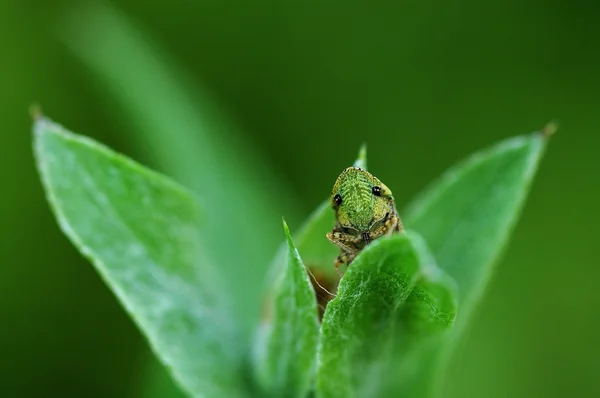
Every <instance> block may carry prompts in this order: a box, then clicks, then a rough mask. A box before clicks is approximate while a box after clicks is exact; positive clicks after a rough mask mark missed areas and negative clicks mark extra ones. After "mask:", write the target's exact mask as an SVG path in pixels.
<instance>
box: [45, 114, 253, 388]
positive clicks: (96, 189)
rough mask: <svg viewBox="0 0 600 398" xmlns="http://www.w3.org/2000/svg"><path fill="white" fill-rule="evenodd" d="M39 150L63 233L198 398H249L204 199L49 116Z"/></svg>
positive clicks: (52, 201) (159, 353) (50, 198)
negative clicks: (204, 234)
mask: <svg viewBox="0 0 600 398" xmlns="http://www.w3.org/2000/svg"><path fill="white" fill-rule="evenodd" d="M34 131H35V152H36V155H37V161H38V168H39V170H40V173H41V176H42V180H43V182H44V186H45V188H46V192H47V195H48V199H49V201H50V204H51V206H52V208H53V210H54V212H55V214H56V217H57V219H58V221H59V224H60V226H61V228H62V230H63V232H64V233H65V234H66V235H67V236H68V237H69V238H70V239H71V241H72V242H73V243H74V244H75V246H76V247H77V248H78V249H79V250H80V251H81V253H82V254H83V255H84V256H85V257H87V258H88V259H90V260H91V262H92V263H93V264H94V266H95V268H96V269H97V271H98V272H99V274H100V275H101V276H102V277H103V278H104V280H105V281H106V283H107V284H108V286H109V287H110V288H111V289H112V290H113V292H114V293H115V294H116V296H117V297H118V299H119V300H120V301H121V303H122V304H123V306H124V307H125V309H126V310H127V311H128V312H129V314H130V315H131V316H132V317H133V319H134V320H135V322H136V323H137V325H138V326H139V327H140V329H141V330H142V332H143V333H144V334H145V335H146V337H147V338H148V340H149V342H150V345H151V347H152V348H153V350H154V351H155V352H156V353H157V355H158V356H159V358H160V359H161V360H162V362H163V363H164V364H165V365H166V366H167V367H168V368H170V370H171V372H172V374H173V376H174V378H175V379H176V380H177V381H178V382H179V383H180V385H181V386H182V387H183V388H184V389H185V390H187V392H188V393H189V394H190V395H191V396H194V397H243V396H245V393H244V388H243V382H242V377H241V376H240V366H241V365H240V364H241V361H242V360H241V358H240V355H241V353H240V345H239V336H238V325H236V322H235V319H234V318H233V317H232V311H231V303H230V298H229V297H228V291H226V290H225V289H224V288H223V284H222V282H221V280H219V278H218V275H216V273H215V270H214V269H213V268H212V266H211V264H210V263H209V262H208V261H207V260H206V258H205V253H204V248H203V241H202V240H201V238H200V234H199V230H198V225H199V223H200V211H199V209H198V206H197V204H196V201H195V198H194V197H193V196H192V195H190V194H189V193H188V192H187V191H186V190H184V189H182V188H181V187H179V186H178V185H177V184H175V183H173V182H172V181H170V180H169V179H167V178H165V177H163V176H161V175H159V174H156V173H154V172H152V171H149V170H147V169H145V168H143V167H142V166H140V165H138V164H136V163H134V162H133V161H131V160H129V159H127V158H125V157H123V156H120V155H118V154H116V153H114V152H112V151H111V150H109V149H108V148H106V147H104V146H102V145H100V144H98V143H96V142H94V141H92V140H89V139H87V138H84V137H80V136H77V135H74V134H72V133H69V132H68V131H66V130H65V129H64V128H62V127H61V126H59V125H57V124H54V123H53V122H51V121H50V120H48V119H44V118H40V119H38V120H36V122H35V126H34Z"/></svg>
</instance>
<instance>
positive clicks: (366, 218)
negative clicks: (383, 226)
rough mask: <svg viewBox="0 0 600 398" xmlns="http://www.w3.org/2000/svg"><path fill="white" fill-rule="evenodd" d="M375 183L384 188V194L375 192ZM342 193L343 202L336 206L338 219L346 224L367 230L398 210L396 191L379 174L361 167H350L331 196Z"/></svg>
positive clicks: (345, 225)
mask: <svg viewBox="0 0 600 398" xmlns="http://www.w3.org/2000/svg"><path fill="white" fill-rule="evenodd" d="M374 186H379V187H380V188H381V196H375V195H373V192H372V189H373V187H374ZM336 194H339V195H341V197H342V204H341V206H339V207H337V208H336V207H335V204H334V209H335V214H336V219H337V223H338V224H339V226H341V227H343V228H349V229H354V230H356V231H357V232H358V233H359V234H360V233H364V232H367V231H369V230H370V229H371V227H372V226H373V225H374V224H375V223H376V222H377V221H381V220H383V219H384V218H385V216H386V214H387V213H390V212H392V211H394V197H393V196H392V191H390V189H389V188H388V187H387V186H385V184H383V183H382V182H381V181H380V180H379V179H378V178H377V177H375V176H374V175H372V174H371V173H369V172H368V171H366V170H363V169H360V168H358V167H348V168H347V169H346V170H344V171H343V172H342V174H340V176H339V177H338V178H337V181H336V182H335V185H334V186H333V191H332V193H331V200H332V203H333V197H334V196H335V195H336Z"/></svg>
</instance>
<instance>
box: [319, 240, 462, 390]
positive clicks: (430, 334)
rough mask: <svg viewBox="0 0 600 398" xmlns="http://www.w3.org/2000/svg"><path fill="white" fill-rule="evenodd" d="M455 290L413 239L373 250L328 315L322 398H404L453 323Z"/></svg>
mask: <svg viewBox="0 0 600 398" xmlns="http://www.w3.org/2000/svg"><path fill="white" fill-rule="evenodd" d="M453 290H454V286H453V282H452V281H451V280H450V279H449V278H447V277H446V276H444V275H443V273H442V271H441V270H439V269H438V268H437V266H436V265H435V263H434V260H433V257H432V256H431V255H430V254H429V253H428V251H427V248H426V247H425V244H424V242H423V241H422V240H421V239H420V238H419V237H418V236H417V235H416V234H412V233H409V234H408V235H403V234H398V235H394V236H391V237H385V238H380V239H378V240H376V241H375V242H373V243H372V244H371V245H369V246H368V247H367V248H366V249H364V250H363V251H362V252H361V253H360V255H359V256H358V257H357V258H356V259H355V260H354V261H353V263H352V265H351V266H350V267H349V269H348V271H347V272H346V274H345V275H344V278H342V281H341V282H340V286H339V289H338V293H337V297H336V298H335V299H333V300H332V301H331V302H330V303H329V305H328V306H327V309H326V311H325V315H324V318H323V324H322V328H321V343H320V346H319V353H318V369H317V383H316V391H317V396H318V397H319V398H330V397H332V398H333V397H348V398H352V397H356V398H359V397H373V398H375V397H386V396H390V395H389V394H390V393H392V392H393V393H394V394H396V395H397V396H400V395H398V394H400V392H401V389H402V386H403V385H405V384H408V383H410V382H411V378H412V377H416V375H417V374H418V369H419V367H421V366H424V364H422V363H421V353H422V351H423V350H426V349H427V347H428V344H429V343H430V341H431V340H432V339H435V338H438V336H439V335H440V333H441V332H443V331H445V330H447V329H448V328H449V327H450V326H451V325H452V323H453V321H454V317H455V315H456V300H455V298H454V292H453ZM415 370H417V372H415ZM399 381H401V383H400V382H399Z"/></svg>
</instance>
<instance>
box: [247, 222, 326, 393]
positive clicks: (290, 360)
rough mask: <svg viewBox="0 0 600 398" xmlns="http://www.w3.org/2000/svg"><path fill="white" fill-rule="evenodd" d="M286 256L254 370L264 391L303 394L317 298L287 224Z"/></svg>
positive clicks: (310, 366) (312, 352)
mask: <svg viewBox="0 0 600 398" xmlns="http://www.w3.org/2000/svg"><path fill="white" fill-rule="evenodd" d="M283 226H284V232H285V238H286V241H287V259H286V264H285V268H284V270H283V272H282V273H281V275H280V278H279V279H278V280H277V281H276V282H275V287H274V289H273V293H272V294H273V299H272V301H271V303H270V307H271V308H269V309H268V312H267V316H268V317H269V321H268V322H267V323H265V324H264V329H263V330H261V331H260V333H261V334H262V336H261V337H262V344H261V345H260V346H259V347H257V350H258V352H257V355H258V358H257V359H258V361H257V368H258V369H257V372H258V376H259V379H260V384H261V385H262V387H263V390H264V391H265V395H267V396H270V397H298V398H304V397H306V395H307V394H308V391H309V388H310V386H311V382H312V378H313V376H314V367H315V359H316V351H317V343H318V340H319V320H318V318H317V302H316V298H315V292H314V290H313V287H312V284H311V282H310V279H309V276H308V273H307V270H306V268H305V266H304V263H303V262H302V259H301V258H300V254H299V253H298V250H297V249H296V247H295V246H294V242H293V241H292V237H291V235H290V231H289V229H288V226H287V224H286V223H285V221H284V223H283Z"/></svg>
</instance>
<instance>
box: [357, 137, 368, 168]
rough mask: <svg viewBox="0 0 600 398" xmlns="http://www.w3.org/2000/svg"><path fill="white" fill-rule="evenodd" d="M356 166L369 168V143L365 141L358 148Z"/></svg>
mask: <svg viewBox="0 0 600 398" xmlns="http://www.w3.org/2000/svg"><path fill="white" fill-rule="evenodd" d="M354 167H360V168H361V169H365V170H366V169H367V143H366V142H363V144H362V145H361V146H360V149H359V150H358V157H357V158H356V160H355V161H354Z"/></svg>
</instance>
